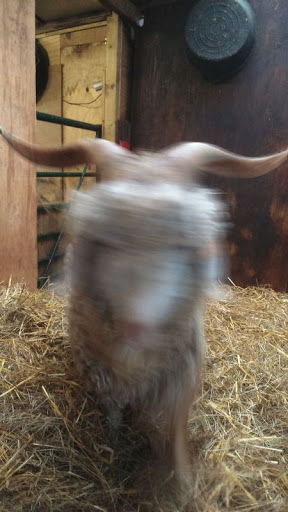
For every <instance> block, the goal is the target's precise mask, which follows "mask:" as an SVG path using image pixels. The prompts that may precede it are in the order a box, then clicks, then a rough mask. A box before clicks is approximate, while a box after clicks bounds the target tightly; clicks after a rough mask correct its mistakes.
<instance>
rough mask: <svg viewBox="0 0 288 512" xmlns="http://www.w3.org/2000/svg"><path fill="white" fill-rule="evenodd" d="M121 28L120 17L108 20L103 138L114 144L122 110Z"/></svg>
mask: <svg viewBox="0 0 288 512" xmlns="http://www.w3.org/2000/svg"><path fill="white" fill-rule="evenodd" d="M119 26H120V22H119V16H118V15H117V14H115V13H113V14H112V16H111V17H110V18H108V20H107V48H106V89H105V121H104V129H103V138H104V139H107V140H110V141H112V142H115V140H116V120H117V119H118V117H119V109H120V88H119V78H120V75H119V48H120V45H119V37H120V29H119Z"/></svg>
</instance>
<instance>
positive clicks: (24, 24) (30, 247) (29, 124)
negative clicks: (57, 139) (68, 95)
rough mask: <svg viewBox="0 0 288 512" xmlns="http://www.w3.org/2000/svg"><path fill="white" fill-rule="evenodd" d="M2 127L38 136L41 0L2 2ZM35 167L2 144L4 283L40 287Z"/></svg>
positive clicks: (0, 278) (0, 255)
mask: <svg viewBox="0 0 288 512" xmlns="http://www.w3.org/2000/svg"><path fill="white" fill-rule="evenodd" d="M0 56H1V58H0V62H1V69H0V105H1V116H0V124H1V125H2V126H3V127H4V128H5V129H6V130H8V131H11V132H12V133H13V134H15V135H18V136H19V137H22V138H23V139H24V140H26V141H30V142H33V141H34V131H35V0H25V2H24V1H23V0H13V1H11V0H1V2H0ZM35 176H36V173H35V166H34V165H32V164H30V163H28V162H27V161H25V160H23V159H22V158H20V157H19V156H18V155H16V153H15V152H14V151H13V150H12V149H10V148H9V147H8V146H7V145H6V144H5V143H4V141H0V282H1V283H4V284H7V283H8V282H9V280H10V278H12V282H14V283H15V282H22V281H24V282H25V283H26V284H27V285H28V286H29V287H30V288H32V289H33V288H36V284H37V249H36V247H37V245H36V242H37V240H36V233H37V231H36V177H35Z"/></svg>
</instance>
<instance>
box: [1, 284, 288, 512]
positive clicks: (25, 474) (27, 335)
mask: <svg viewBox="0 0 288 512" xmlns="http://www.w3.org/2000/svg"><path fill="white" fill-rule="evenodd" d="M0 296H1V301H0V304H1V306H0V331H1V337H0V372H1V373H0V399H1V403H0V461H1V467H0V511H1V512H28V511H29V512H32V511H37V512H38V511H39V512H40V511H41V512H50V511H53V512H60V511H61V512H68V511H69V512H76V511H77V512H90V511H91V512H92V511H101V512H113V511H117V512H136V511H137V512H148V511H149V512H178V511H180V510H185V511H188V512H196V511H197V512H220V511H221V512H222V511H229V512H232V511H233V512H234V511H239V512H240V511H241V512H250V511H257V512H286V511H287V510H288V385H287V384H288V382H287V381H288V372H287V357H288V353H287V339H288V295H285V294H276V293H274V292H272V291H270V290H268V289H263V288H259V289H247V290H242V289H239V288H236V287H235V288H232V290H231V292H229V294H228V300H227V301H222V302H217V303H213V304H212V303H211V304H210V305H209V306H208V309H207V315H206V335H207V344H208V353H207V364H206V371H205V376H204V383H203V392H202V396H201V398H199V400H198V402H197V404H196V406H195V408H194V412H193V415H192V417H191V420H190V423H189V432H190V446H191V455H192V458H193V461H194V463H193V468H192V482H191V492H190V495H189V496H187V497H186V498H184V497H183V501H184V502H185V500H186V502H187V503H186V505H185V506H184V507H183V506H182V505H181V506H180V505H179V506H177V505H176V504H175V503H176V501H174V499H175V500H176V498H175V492H174V491H173V490H172V481H171V482H170V481H169V480H168V481H166V482H164V481H163V480H162V481H161V482H158V483H157V485H156V484H155V482H156V480H155V478H154V477H153V471H152V469H151V464H150V470H149V466H147V462H146V461H147V460H149V447H148V446H147V443H146V441H145V439H144V438H143V437H141V436H140V435H139V436H136V435H135V434H132V432H131V431H130V430H129V427H128V426H126V427H123V429H122V431H121V433H120V434H119V437H118V439H117V441H116V440H115V441H114V442H113V443H112V442H111V439H109V429H108V428H107V424H106V423H105V420H104V419H103V417H101V414H100V412H99V411H97V409H95V407H94V406H93V397H91V396H88V395H87V394H86V393H85V391H84V390H83V388H82V386H81V383H80V381H79V379H78V378H77V375H76V374H75V372H74V369H73V365H72V363H71V356H70V348H69V341H68V338H67V334H66V325H65V320H64V304H63V303H61V302H59V301H57V300H56V299H54V298H53V297H52V296H51V295H49V294H48V293H46V292H37V293H35V294H31V293H29V292H28V291H27V290H25V289H24V288H23V287H11V288H9V289H4V288H2V289H0ZM152 466H153V464H152ZM151 475H152V476H151ZM149 480H150V484H149ZM153 483H154V485H153ZM155 487H157V491H158V492H157V496H158V497H157V498H156V496H155V493H154V491H153V488H155ZM145 489H146V491H145ZM148 489H150V490H148Z"/></svg>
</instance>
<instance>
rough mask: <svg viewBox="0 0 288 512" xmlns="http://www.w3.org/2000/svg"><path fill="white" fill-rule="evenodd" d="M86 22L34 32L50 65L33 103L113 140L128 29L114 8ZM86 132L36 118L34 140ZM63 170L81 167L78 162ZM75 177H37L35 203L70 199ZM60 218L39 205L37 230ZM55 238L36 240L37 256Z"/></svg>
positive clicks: (120, 116) (124, 107) (122, 97)
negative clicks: (97, 128) (43, 86)
mask: <svg viewBox="0 0 288 512" xmlns="http://www.w3.org/2000/svg"><path fill="white" fill-rule="evenodd" d="M91 25H92V26H91ZM91 25H89V26H86V27H85V26H81V27H80V26H79V27H78V28H77V27H73V28H71V29H69V28H67V29H64V30H60V31H58V32H49V33H47V34H39V35H38V38H39V40H40V43H41V44H42V45H43V46H44V48H45V49H46V51H47V53H48V56H49V60H50V70H49V79H48V85H47V88H46V90H45V92H44V95H43V97H42V98H41V100H40V101H39V102H38V103H37V110H38V111H40V112H46V113H49V114H54V115H60V116H61V115H62V116H64V117H67V118H71V119H77V120H79V121H84V122H87V123H92V124H101V125H102V135H103V137H104V138H105V139H108V140H111V141H115V140H116V138H117V126H118V121H119V120H123V121H125V122H126V121H127V120H128V116H129V109H128V103H129V101H130V89H129V84H130V74H131V55H132V50H131V48H132V46H131V40H130V37H129V31H128V32H127V30H126V28H125V26H124V24H123V23H122V22H121V20H120V19H119V17H118V16H117V15H116V14H113V15H112V16H109V17H108V18H107V20H105V21H101V22H98V23H93V24H91ZM96 82H102V89H101V90H99V91H97V90H95V88H94V84H95V83H96ZM126 131H127V130H126ZM88 137H94V133H93V132H91V131H87V130H82V129H78V128H77V129H76V128H72V127H60V126H58V125H55V124H50V123H45V122H42V121H37V126H36V140H37V142H38V143H41V144H46V145H55V144H56V145H57V144H61V143H62V142H63V143H72V142H75V141H76V140H80V139H83V138H88ZM38 170H45V169H42V168H38ZM46 170H51V169H48V168H47V169H46ZM52 170H53V169H52ZM55 170H60V169H55ZM65 170H67V171H68V170H69V171H73V172H74V171H75V172H76V171H78V172H81V171H82V170H83V166H78V167H76V166H75V167H73V168H72V169H64V171H65ZM95 171H96V167H95V165H94V166H92V165H90V166H89V167H88V172H95ZM78 180H79V178H69V177H68V178H64V179H61V178H38V180H37V191H38V203H39V204H46V203H61V202H63V201H64V202H69V200H70V196H71V190H74V189H75V188H76V185H77V183H78ZM94 181H95V178H85V180H84V182H83V184H82V186H81V189H84V188H86V187H88V186H91V184H92V183H94ZM63 222H64V216H63V211H58V212H55V211H54V212H52V213H51V212H49V211H44V212H42V213H41V214H40V215H39V216H38V233H42V234H43V233H47V232H51V233H53V232H57V231H59V230H60V229H61V226H62V224H63ZM54 244H55V237H54V238H53V237H51V238H49V239H47V240H41V241H39V242H38V257H39V259H43V258H44V259H45V258H47V257H49V255H50V254H51V251H52V250H53V247H54ZM65 245H66V240H65V238H64V239H63V241H62V242H61V245H60V247H59V250H58V252H60V253H62V252H63V250H64V249H65ZM61 266H62V261H61V259H59V260H57V261H55V263H53V266H52V271H53V272H55V271H57V269H58V268H59V267H61ZM44 268H45V263H43V264H41V265H40V266H39V275H40V276H41V275H42V273H43V270H44Z"/></svg>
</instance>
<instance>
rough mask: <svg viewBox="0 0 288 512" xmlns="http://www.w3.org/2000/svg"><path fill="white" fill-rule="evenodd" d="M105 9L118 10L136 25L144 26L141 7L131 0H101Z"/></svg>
mask: <svg viewBox="0 0 288 512" xmlns="http://www.w3.org/2000/svg"><path fill="white" fill-rule="evenodd" d="M100 2H101V4H102V5H103V7H105V9H108V10H110V11H113V12H116V13H117V14H119V16H121V18H125V19H126V20H128V21H129V22H132V23H133V24H134V25H138V26H139V27H142V26H143V24H144V16H143V14H142V13H141V11H139V9H138V8H137V7H136V5H134V4H133V3H132V2H130V0H100Z"/></svg>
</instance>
